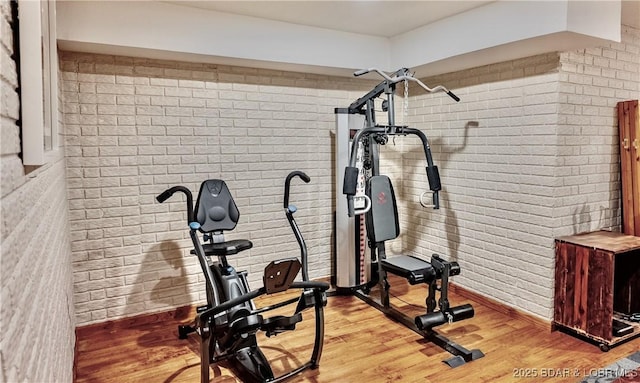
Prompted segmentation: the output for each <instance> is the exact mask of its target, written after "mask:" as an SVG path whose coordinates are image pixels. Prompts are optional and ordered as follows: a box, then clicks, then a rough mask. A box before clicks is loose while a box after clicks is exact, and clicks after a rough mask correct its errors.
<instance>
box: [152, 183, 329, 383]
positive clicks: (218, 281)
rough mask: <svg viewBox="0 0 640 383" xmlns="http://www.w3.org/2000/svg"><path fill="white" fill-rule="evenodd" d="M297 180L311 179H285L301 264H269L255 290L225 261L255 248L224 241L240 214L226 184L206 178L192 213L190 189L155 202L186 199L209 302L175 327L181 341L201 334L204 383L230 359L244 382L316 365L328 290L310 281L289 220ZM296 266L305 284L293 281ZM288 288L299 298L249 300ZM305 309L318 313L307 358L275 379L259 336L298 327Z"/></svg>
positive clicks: (171, 191)
mask: <svg viewBox="0 0 640 383" xmlns="http://www.w3.org/2000/svg"><path fill="white" fill-rule="evenodd" d="M295 177H299V178H300V179H302V180H303V181H304V182H307V183H308V182H309V181H310V179H309V176H307V175H306V174H305V173H304V172H301V171H294V172H291V173H290V174H289V175H288V176H287V177H286V180H285V191H284V209H285V214H286V216H287V220H288V221H289V224H290V226H291V228H292V230H293V232H294V235H295V237H296V240H297V241H298V244H299V246H300V252H301V255H300V257H301V259H300V260H298V259H297V258H287V259H282V260H278V261H273V262H271V263H269V265H267V266H266V268H265V270H264V276H263V282H264V286H263V287H260V288H258V289H255V290H250V288H249V283H248V281H247V272H246V271H240V272H238V271H236V270H235V269H234V268H233V267H232V266H231V265H229V262H228V260H227V257H230V256H233V255H235V254H238V253H240V252H242V251H245V250H249V249H251V248H252V247H253V244H252V242H251V241H249V240H246V239H236V240H229V241H227V240H225V238H224V232H225V231H229V230H233V229H234V228H235V227H236V224H237V223H238V219H239V217H240V212H239V211H238V208H237V206H236V204H235V202H234V200H233V197H232V196H231V193H230V191H229V188H228V187H227V184H226V183H225V182H224V181H223V180H219V179H210V180H206V181H204V182H203V183H202V184H201V186H200V191H199V193H198V199H197V201H196V205H195V208H194V207H193V196H192V194H191V191H190V190H189V189H188V188H186V187H184V186H174V187H172V188H169V189H167V190H165V191H164V192H162V193H161V194H160V195H158V196H157V197H156V199H157V200H158V202H160V203H162V202H164V201H166V200H167V199H168V198H170V197H171V196H172V195H173V194H174V193H176V192H180V193H183V194H184V195H185V196H186V203H187V220H188V224H189V234H190V236H191V240H192V242H193V246H194V249H193V250H192V251H191V254H195V255H196V256H197V258H198V261H199V263H200V266H201V268H202V272H203V273H204V276H205V281H206V296H207V304H206V305H205V306H200V307H198V308H197V315H196V318H195V320H194V323H193V324H192V325H182V326H179V327H178V335H179V338H180V339H186V338H187V337H188V334H190V333H193V332H196V333H198V334H199V336H200V377H201V379H200V381H201V383H209V373H210V371H209V365H210V364H216V363H219V362H222V361H227V362H228V363H229V365H230V367H231V369H232V370H233V371H234V372H235V373H236V375H237V376H238V377H239V378H240V379H241V380H242V381H243V382H281V381H284V380H285V379H287V378H290V377H292V376H294V375H296V374H298V373H300V372H301V371H303V370H305V369H308V368H312V369H313V368H316V367H317V366H318V363H319V361H320V357H321V355H322V346H323V339H324V306H325V305H326V290H327V289H328V288H329V285H328V284H327V283H322V282H313V281H309V276H308V270H307V250H306V245H305V243H304V239H303V237H302V234H301V233H300V230H299V228H298V225H297V224H296V222H295V219H294V217H293V214H294V213H295V212H296V211H297V209H296V207H295V206H294V205H290V204H289V189H290V184H291V180H292V179H293V178H295ZM200 235H202V239H203V242H201V241H200ZM214 257H215V258H214ZM211 258H214V259H213V260H212V259H211ZM300 269H302V281H301V282H296V281H295V279H296V276H297V275H298V273H299V271H300ZM288 289H299V290H301V294H300V295H299V296H297V297H294V298H290V299H287V300H284V301H282V302H278V303H276V304H273V305H270V306H268V307H263V308H257V307H256V305H255V304H254V302H253V299H255V298H257V297H259V296H262V295H265V294H273V293H277V292H282V291H286V290H288ZM293 304H296V306H295V309H294V310H293V313H292V314H291V315H290V316H285V315H273V316H270V317H267V316H266V314H267V313H268V312H270V311H272V310H275V309H278V308H282V307H285V306H289V305H293ZM310 308H314V310H315V338H314V343H313V351H312V353H311V358H310V360H309V361H308V362H306V363H304V364H302V365H301V366H299V367H297V368H294V369H292V370H291V371H289V372H287V373H285V374H283V375H280V376H277V377H276V376H274V373H273V370H272V369H271V366H270V364H269V361H268V360H267V358H266V356H265V355H264V354H263V353H262V351H261V350H260V347H259V345H258V342H257V337H256V333H257V332H258V331H264V332H265V333H266V336H267V337H271V336H275V335H278V334H280V333H283V332H286V331H292V330H295V328H296V324H297V323H299V322H301V321H302V319H303V318H302V313H303V311H305V310H307V309H310Z"/></svg>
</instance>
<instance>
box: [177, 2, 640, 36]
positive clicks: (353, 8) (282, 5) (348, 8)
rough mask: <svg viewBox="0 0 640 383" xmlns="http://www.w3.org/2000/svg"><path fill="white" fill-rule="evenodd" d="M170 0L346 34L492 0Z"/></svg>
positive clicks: (394, 31) (626, 17) (396, 30)
mask: <svg viewBox="0 0 640 383" xmlns="http://www.w3.org/2000/svg"><path fill="white" fill-rule="evenodd" d="M167 2H169V3H175V4H180V5H186V6H190V7H195V8H201V9H207V10H214V11H218V12H226V13H233V14H237V15H244V16H252V17H258V18H263V19H268V20H276V21H283V22H288V23H292V24H300V25H306V26H313V27H319V28H325V29H333V30H338V31H343V32H353V33H360V34H365V35H372V36H380V37H393V36H396V35H399V34H402V33H405V32H408V31H411V30H413V29H416V28H418V27H421V26H424V25H427V24H430V23H433V22H435V21H438V20H440V19H444V18H447V17H450V16H453V15H456V14H458V13H462V12H465V11H468V10H471V9H473V8H477V7H480V6H482V5H485V4H487V3H492V2H493V1H486V0H471V1H461V0H460V1H458V0H421V1H405V0H342V1H335V0H297V1H277V0H258V1H255V0H254V1H250V0H236V1H217V0H215V1H212V0H208V1H207V0H196V1H193V0H174V1H167ZM622 23H623V24H626V25H631V26H634V27H636V28H640V0H624V1H622Z"/></svg>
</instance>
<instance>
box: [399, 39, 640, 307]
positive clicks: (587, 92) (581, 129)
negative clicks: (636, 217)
mask: <svg viewBox="0 0 640 383" xmlns="http://www.w3.org/2000/svg"><path fill="white" fill-rule="evenodd" d="M639 49H640V42H639V39H638V30H636V29H633V28H629V27H624V26H623V41H622V43H619V44H611V45H610V46H608V47H600V48H591V49H585V50H580V51H576V52H564V53H560V54H547V55H541V56H535V57H530V58H525V59H521V60H515V61H511V62H506V63H500V64H496V65H489V66H485V67H481V68H475V69H472V70H467V71H462V72H457V73H451V74H447V75H443V76H439V77H437V78H430V79H425V82H426V83H427V84H431V85H435V84H439V83H443V84H445V85H446V86H447V87H450V88H452V89H454V90H455V92H456V93H457V94H458V95H459V96H460V97H461V98H462V102H460V103H458V104H456V103H454V102H453V101H451V100H449V99H448V98H446V97H434V96H435V95H421V94H419V93H420V92H417V90H414V91H416V92H417V93H418V94H417V95H414V96H412V97H411V100H410V117H409V118H410V122H411V124H414V125H415V126H417V127H420V128H422V129H423V130H424V131H425V133H426V134H427V135H428V136H429V137H430V138H431V141H432V145H433V150H434V157H435V161H436V164H437V165H439V166H440V174H441V176H442V183H443V189H444V190H443V192H442V193H441V196H442V208H441V210H439V211H430V210H424V209H422V208H421V207H420V205H419V204H418V203H417V195H419V194H420V193H421V192H422V191H423V190H427V189H428V187H427V185H426V182H425V179H426V177H425V175H424V169H423V167H424V164H423V163H422V162H424V159H423V158H422V157H421V156H420V155H417V157H416V156H411V157H405V158H414V159H419V160H421V161H422V162H417V163H416V162H415V161H410V160H408V161H405V166H416V169H415V172H413V173H405V177H404V180H403V182H404V184H405V185H406V188H405V190H404V191H403V193H405V194H406V195H407V198H406V200H407V201H410V202H409V204H405V207H404V209H403V213H404V216H405V218H404V219H405V222H403V224H404V226H405V227H412V228H418V229H417V230H414V231H412V232H411V233H407V235H406V237H407V238H406V246H407V247H409V248H411V249H414V250H415V251H416V252H418V253H419V254H423V256H424V257H429V256H430V254H431V253H433V252H438V253H441V254H443V255H445V256H448V257H450V258H451V259H454V260H457V261H458V262H460V264H461V267H462V274H461V275H460V276H459V277H456V278H455V280H456V282H457V283H459V284H461V285H463V286H466V287H468V288H470V289H472V290H473V291H476V292H478V293H481V294H485V295H487V296H489V297H492V298H495V299H497V300H499V301H501V302H504V303H506V304H509V305H512V306H515V307H518V308H520V309H523V310H526V311H528V312H531V313H533V314H535V315H539V316H541V317H543V318H546V319H549V318H551V317H552V308H553V283H554V280H553V275H554V274H553V267H554V247H553V246H554V245H553V239H554V238H555V237H557V236H560V235H568V234H573V233H578V232H583V231H588V230H597V229H600V228H605V229H619V223H620V206H619V202H618V201H619V176H618V173H619V158H618V156H619V151H618V144H617V137H618V133H617V129H618V128H617V121H616V109H615V106H616V103H617V102H618V101H622V100H627V99H634V98H637V97H638V94H639V92H638V89H639V85H638V84H639V80H638V71H639V65H640V64H638V63H640V56H639V54H638V51H639ZM406 150H407V151H409V152H411V153H413V150H414V149H411V147H408V148H406ZM417 153H419V152H417ZM410 164H411V165H410ZM407 174H416V175H417V177H416V176H413V177H407Z"/></svg>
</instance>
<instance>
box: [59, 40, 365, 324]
mask: <svg viewBox="0 0 640 383" xmlns="http://www.w3.org/2000/svg"><path fill="white" fill-rule="evenodd" d="M61 68H62V78H63V83H64V85H63V88H64V92H65V103H64V110H65V122H66V124H67V128H68V129H67V132H68V134H67V136H66V144H67V167H68V170H67V184H68V187H69V208H70V218H71V228H72V229H71V238H72V250H73V264H74V270H75V273H74V274H75V281H76V283H75V301H76V316H77V321H78V323H79V324H87V323H92V322H100V321H104V320H107V319H114V318H119V317H124V316H130V315H135V314H139V313H144V312H151V311H160V310H166V309H169V308H173V307H176V306H182V305H187V304H191V303H195V302H203V301H204V300H205V296H204V284H203V277H202V272H201V271H200V267H199V264H198V263H197V261H196V259H195V256H192V255H189V254H188V253H189V250H190V249H191V241H190V239H189V237H188V232H187V223H186V213H185V203H184V200H183V199H182V197H181V195H176V196H175V197H173V199H171V200H170V201H168V202H167V203H164V204H159V203H158V202H156V201H155V196H156V195H158V194H159V193H160V192H162V191H163V190H165V189H166V188H167V187H170V186H173V185H185V186H187V187H189V188H190V189H191V190H192V192H193V193H194V194H195V195H194V197H196V196H197V192H198V188H199V186H200V183H201V182H202V181H204V180H205V179H208V178H221V179H223V180H225V181H226V182H227V184H228V185H229V187H230V189H231V192H232V194H233V196H234V198H235V200H236V204H237V205H238V207H239V209H240V213H241V217H240V222H239V224H238V227H237V228H236V230H234V231H232V232H229V233H228V234H227V238H229V239H234V238H248V239H250V240H251V241H253V243H254V247H253V249H251V250H250V251H247V252H245V253H242V254H240V255H238V256H233V257H230V261H231V263H232V264H233V265H234V266H236V267H237V268H238V269H247V270H248V271H249V276H250V283H252V285H253V286H254V287H257V286H258V285H259V284H261V278H262V270H263V268H264V267H265V266H266V265H267V263H269V262H270V261H271V260H274V259H280V258H282V257H286V256H298V255H299V248H298V245H297V243H296V241H295V237H294V236H293V234H292V232H291V229H290V228H289V225H288V223H287V221H286V218H285V216H284V211H283V209H282V198H283V188H284V179H285V177H286V175H287V174H288V173H289V172H290V171H292V170H303V171H305V172H306V173H307V174H308V175H309V176H310V177H311V180H312V181H311V183H310V184H308V185H307V184H304V183H302V182H296V181H294V183H293V185H292V192H291V193H292V194H291V202H292V203H294V204H296V205H297V206H298V207H299V211H298V213H297V214H296V219H297V221H298V223H299V225H300V229H301V231H302V233H303V235H304V237H305V240H306V242H307V246H308V250H309V261H310V264H309V270H310V274H311V277H312V278H318V277H324V276H327V275H329V274H330V270H331V260H330V254H331V240H330V238H331V228H332V223H331V222H332V212H333V207H332V206H333V203H332V199H333V179H334V175H333V154H332V153H333V152H332V147H333V136H332V133H331V132H332V131H333V130H334V126H335V122H334V113H333V109H334V108H335V107H338V106H346V105H348V104H349V103H351V102H352V101H353V100H355V99H356V98H357V97H358V96H359V95H361V94H362V93H363V92H366V91H367V90H368V89H369V88H370V86H371V85H372V84H371V83H370V82H362V81H360V80H356V79H354V80H348V79H347V80H345V79H342V78H331V77H326V76H316V75H307V74H301V73H288V72H280V71H269V70H257V69H251V68H237V67H224V66H214V65H205V64H188V63H178V62H166V61H155V60H144V59H134V58H128V57H114V56H99V55H89V54H78V53H69V52H64V53H63V57H62V62H61Z"/></svg>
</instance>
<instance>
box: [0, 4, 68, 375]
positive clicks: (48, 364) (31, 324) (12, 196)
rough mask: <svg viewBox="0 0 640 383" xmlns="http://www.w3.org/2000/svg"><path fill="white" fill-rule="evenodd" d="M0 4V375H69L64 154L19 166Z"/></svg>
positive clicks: (7, 17) (7, 37)
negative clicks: (34, 166)
mask: <svg viewBox="0 0 640 383" xmlns="http://www.w3.org/2000/svg"><path fill="white" fill-rule="evenodd" d="M0 11H1V13H0V14H1V15H2V17H0V24H1V26H0V28H1V29H0V30H1V34H0V36H2V37H1V45H0V51H1V52H0V55H1V57H0V62H1V72H0V77H1V84H2V92H1V94H2V102H1V103H0V108H1V109H0V117H1V119H2V125H1V129H0V133H1V151H0V155H1V156H0V166H1V168H0V177H1V181H0V194H1V200H0V204H1V207H0V208H1V217H2V223H1V229H0V238H1V243H2V253H1V258H0V270H1V271H0V272H1V278H0V281H1V284H2V299H1V300H2V306H1V307H2V308H1V311H0V327H1V328H2V331H0V337H1V340H0V366H1V369H2V371H1V375H0V382H71V381H72V380H73V369H72V367H73V355H74V342H75V335H74V329H75V318H74V313H73V311H74V307H73V276H72V272H71V259H70V257H71V250H70V245H69V244H70V241H69V224H68V222H69V220H68V213H67V212H68V205H67V195H66V185H65V164H64V157H61V158H60V159H59V160H57V161H53V162H52V163H49V164H47V165H45V166H42V167H40V168H38V169H28V172H27V173H25V168H24V167H23V166H22V162H21V160H20V157H19V154H20V150H21V147H20V129H19V127H18V125H16V121H17V119H18V118H19V110H20V99H19V96H18V93H17V92H16V91H15V89H16V87H17V85H18V76H17V70H16V63H15V61H14V59H13V57H12V55H13V39H12V32H11V27H10V23H11V22H12V15H11V7H10V5H9V2H8V1H6V0H2V1H0Z"/></svg>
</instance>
